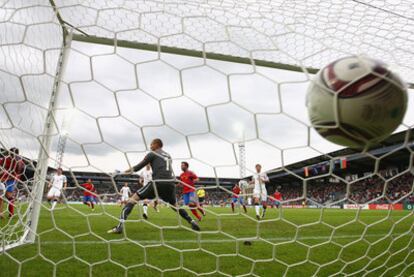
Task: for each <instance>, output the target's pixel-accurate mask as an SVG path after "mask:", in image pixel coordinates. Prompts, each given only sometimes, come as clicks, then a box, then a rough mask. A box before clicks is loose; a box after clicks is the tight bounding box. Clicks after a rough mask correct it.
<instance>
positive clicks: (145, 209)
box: [143, 204, 148, 214]
mask: <svg viewBox="0 0 414 277" xmlns="http://www.w3.org/2000/svg"><path fill="white" fill-rule="evenodd" d="M143 209H144V214H148V205H147V204H144V206H143Z"/></svg>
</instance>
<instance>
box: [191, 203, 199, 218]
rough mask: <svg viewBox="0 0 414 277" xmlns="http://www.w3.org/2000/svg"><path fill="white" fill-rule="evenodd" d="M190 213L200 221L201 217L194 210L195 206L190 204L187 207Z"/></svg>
mask: <svg viewBox="0 0 414 277" xmlns="http://www.w3.org/2000/svg"><path fill="white" fill-rule="evenodd" d="M189 207H190V209H191V212H192V213H193V215H194V216H195V217H196V218H197V219H198V220H201V215H199V214H198V212H197V209H196V205H194V204H190V205H189Z"/></svg>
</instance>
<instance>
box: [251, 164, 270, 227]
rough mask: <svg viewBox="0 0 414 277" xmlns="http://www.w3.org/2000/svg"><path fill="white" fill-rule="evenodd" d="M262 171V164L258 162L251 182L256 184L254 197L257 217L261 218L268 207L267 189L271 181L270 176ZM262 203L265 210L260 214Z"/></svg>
mask: <svg viewBox="0 0 414 277" xmlns="http://www.w3.org/2000/svg"><path fill="white" fill-rule="evenodd" d="M261 171H262V166H261V165H260V164H256V173H255V174H253V177H252V180H251V183H253V184H254V189H253V198H254V207H255V210H256V218H257V219H261V218H263V217H264V216H265V214H266V208H267V190H266V182H269V177H267V174H266V173H265V172H261ZM260 204H262V207H263V212H262V214H261V215H260Z"/></svg>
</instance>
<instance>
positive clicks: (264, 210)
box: [262, 205, 267, 217]
mask: <svg viewBox="0 0 414 277" xmlns="http://www.w3.org/2000/svg"><path fill="white" fill-rule="evenodd" d="M266 209H267V206H266V205H263V212H262V217H264V216H265V214H266Z"/></svg>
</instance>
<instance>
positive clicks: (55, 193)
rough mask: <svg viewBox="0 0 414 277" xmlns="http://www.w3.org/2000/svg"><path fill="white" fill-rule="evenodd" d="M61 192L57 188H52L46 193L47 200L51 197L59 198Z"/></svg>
mask: <svg viewBox="0 0 414 277" xmlns="http://www.w3.org/2000/svg"><path fill="white" fill-rule="evenodd" d="M60 194H61V191H60V189H58V188H55V187H52V188H51V189H50V190H49V192H48V193H47V197H48V198H52V197H60Z"/></svg>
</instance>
